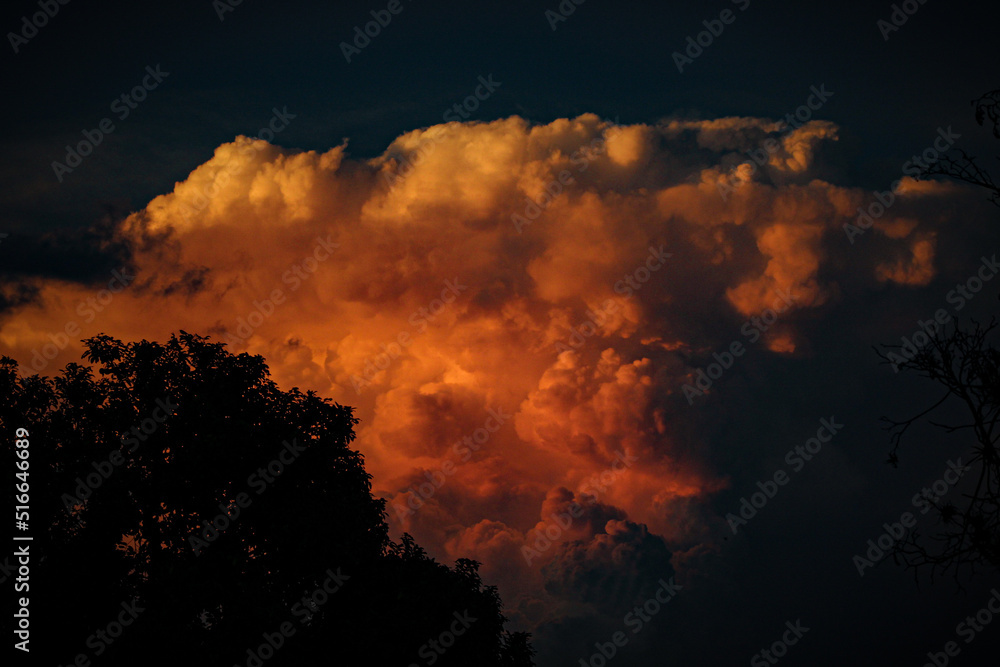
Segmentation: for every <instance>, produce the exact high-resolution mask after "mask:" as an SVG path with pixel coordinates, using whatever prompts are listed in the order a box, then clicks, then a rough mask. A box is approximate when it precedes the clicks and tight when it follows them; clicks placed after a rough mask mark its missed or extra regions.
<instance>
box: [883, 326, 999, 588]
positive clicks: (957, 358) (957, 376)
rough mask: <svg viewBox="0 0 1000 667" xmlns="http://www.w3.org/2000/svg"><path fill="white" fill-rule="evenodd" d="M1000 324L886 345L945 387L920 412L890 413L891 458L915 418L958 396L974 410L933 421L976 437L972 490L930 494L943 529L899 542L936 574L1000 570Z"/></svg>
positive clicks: (886, 356)
mask: <svg viewBox="0 0 1000 667" xmlns="http://www.w3.org/2000/svg"><path fill="white" fill-rule="evenodd" d="M994 328H995V324H993V323H990V324H988V325H980V324H976V325H974V326H973V327H972V329H971V330H968V331H966V330H963V329H961V328H960V327H958V326H956V327H955V328H954V329H953V330H952V331H951V332H950V333H948V334H946V335H940V336H932V337H929V342H928V344H927V345H926V346H924V347H923V348H921V349H919V350H917V351H916V353H915V354H914V353H911V354H910V355H907V356H901V355H899V354H897V353H895V352H891V351H887V350H891V349H892V348H893V347H896V346H882V348H883V349H882V350H880V351H879V352H878V354H879V356H880V357H881V358H882V359H883V360H884V361H885V363H895V364H896V365H897V367H898V369H899V370H900V371H915V372H917V373H918V374H920V375H921V376H923V377H926V378H928V379H930V380H932V381H934V382H935V383H937V384H938V385H940V386H942V387H943V388H944V390H945V391H944V394H943V395H942V396H941V397H940V398H939V399H938V400H937V401H935V402H934V403H933V404H932V405H930V406H929V407H928V408H927V409H925V410H923V411H921V412H920V413H919V414H917V415H915V416H913V417H910V418H909V419H905V420H902V421H896V420H892V419H889V418H887V417H883V418H882V419H883V422H885V424H886V428H887V429H888V430H889V432H890V434H891V441H892V446H891V450H890V452H889V462H890V463H891V464H893V465H896V464H897V463H898V461H899V457H898V451H899V447H900V445H901V443H902V438H903V436H904V435H905V433H906V431H907V430H908V429H909V428H910V426H912V425H913V424H914V423H916V422H918V421H920V420H921V419H924V418H929V417H930V416H931V415H932V414H933V413H935V412H937V411H939V410H941V409H942V408H945V406H947V404H949V403H956V402H957V403H958V404H959V405H961V406H962V407H963V408H964V410H963V412H964V413H965V414H967V419H965V420H963V421H962V422H961V423H953V422H950V421H949V422H947V423H945V422H936V421H931V422H930V423H931V424H933V425H935V426H937V427H939V428H941V429H943V430H944V431H945V432H947V433H955V432H962V433H969V434H971V435H972V437H973V439H974V445H973V451H972V456H971V460H968V461H965V460H963V463H966V465H968V466H969V467H970V469H969V471H968V472H966V473H965V477H967V478H968V477H971V478H972V479H974V480H975V481H974V485H973V490H972V492H971V493H967V494H963V496H962V497H963V500H962V501H961V505H956V504H955V503H953V502H952V501H945V500H943V499H937V500H933V499H932V500H929V501H928V502H930V504H931V506H933V507H934V509H935V513H936V514H937V517H938V519H939V520H940V521H939V523H940V525H942V526H943V527H942V529H941V530H940V531H939V532H938V533H937V534H935V535H933V536H932V537H930V539H929V540H925V539H923V538H922V536H921V534H920V532H919V531H918V530H914V531H913V532H911V533H909V534H908V535H907V536H906V537H905V538H904V539H901V540H899V541H898V542H897V543H896V545H895V546H894V555H895V557H896V559H897V561H902V562H903V563H904V564H905V565H907V566H908V567H912V568H914V569H915V570H919V569H920V568H922V567H928V568H929V569H930V572H931V576H932V577H933V576H934V575H935V574H936V573H937V572H939V571H942V572H947V571H949V570H951V571H952V572H953V574H954V575H955V577H956V580H957V579H958V577H959V574H960V570H961V569H962V568H963V567H966V566H967V567H968V568H969V569H970V570H973V571H974V570H975V569H976V568H977V567H978V566H982V565H986V566H988V567H991V568H994V569H996V570H998V571H1000V458H998V456H997V448H996V443H997V440H998V439H1000V429H998V420H1000V351H998V350H996V349H995V348H993V347H992V346H991V345H990V343H989V336H990V333H991V332H992V331H993V329H994Z"/></svg>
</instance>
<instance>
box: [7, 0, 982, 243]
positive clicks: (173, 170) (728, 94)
mask: <svg viewBox="0 0 1000 667" xmlns="http://www.w3.org/2000/svg"><path fill="white" fill-rule="evenodd" d="M377 4H378V3H375V4H371V5H369V4H366V3H353V2H347V3H336V5H334V6H330V5H326V4H319V3H293V4H291V5H283V6H276V5H267V4H265V3H261V2H252V1H250V0H247V1H246V2H243V3H242V4H240V5H239V6H237V7H235V8H234V9H233V11H231V12H225V13H224V17H225V20H223V21H220V20H219V17H218V14H217V11H216V9H213V6H212V3H211V2H192V3H185V2H179V3H157V4H152V5H147V4H144V3H114V4H107V5H105V4H103V3H102V4H101V5H100V6H93V5H86V4H82V3H81V4H77V3H75V2H71V3H69V4H67V5H65V6H63V7H61V9H60V11H59V13H58V14H57V15H56V16H55V17H54V18H52V19H51V20H50V22H49V23H48V25H46V26H44V27H43V28H42V29H41V30H40V31H39V33H38V35H37V36H36V37H34V38H32V39H31V40H30V41H29V42H28V43H27V44H24V45H21V46H20V47H19V51H18V53H17V54H14V53H13V49H12V48H9V45H8V51H7V55H6V56H5V65H4V68H3V76H4V81H3V84H4V88H5V89H6V90H8V91H9V93H10V95H11V97H10V102H9V103H8V104H7V105H5V108H4V111H3V113H4V116H5V118H6V120H5V122H4V123H3V126H2V130H0V131H2V133H3V146H4V162H3V163H4V165H5V173H4V179H3V181H4V188H3V191H2V197H3V200H2V210H3V220H2V221H0V224H3V225H4V227H7V228H13V229H22V228H23V229H27V228H35V229H37V228H39V227H43V226H44V227H49V226H74V225H78V224H80V222H81V218H83V219H87V218H93V217H95V216H97V215H99V214H100V213H101V212H102V207H103V206H105V205H106V204H109V203H111V204H115V205H117V206H119V207H122V208H124V209H129V208H134V207H138V206H141V205H142V204H143V203H145V202H146V201H148V199H149V198H151V197H152V196H154V195H156V194H159V193H162V192H165V191H167V190H168V189H169V188H170V187H171V186H172V184H173V183H174V182H175V181H176V180H180V179H181V178H183V177H184V176H185V175H186V174H187V173H188V172H189V171H190V170H191V169H192V168H193V167H194V166H195V165H197V164H200V163H201V162H202V161H204V160H205V159H206V158H207V157H208V156H209V155H210V154H211V151H212V150H213V149H214V147H215V146H217V145H219V144H220V143H222V142H224V141H229V140H231V139H232V138H233V137H234V136H235V135H236V134H240V133H244V134H248V135H255V134H256V133H257V130H258V129H259V128H260V126H261V124H262V123H264V122H266V121H267V119H269V118H270V115H271V109H272V107H275V106H277V107H279V108H283V107H286V106H287V107H288V110H289V111H290V112H291V113H294V114H297V116H298V118H297V119H296V123H294V124H293V126H292V127H291V128H289V130H288V132H287V133H285V134H283V135H282V137H281V143H282V145H285V146H289V147H300V148H304V149H314V150H322V149H326V148H329V147H332V146H335V145H338V144H339V143H340V142H341V141H342V139H343V138H345V137H346V138H349V139H350V144H349V146H350V151H351V153H352V154H353V155H356V156H365V157H367V156H373V155H376V154H378V153H381V151H382V150H383V149H384V147H385V146H386V145H387V144H388V143H389V142H390V141H391V140H392V139H393V138H394V137H396V136H397V135H399V134H400V133H401V132H403V131H406V130H409V129H413V128H415V127H423V126H427V125H432V124H434V123H437V122H440V120H441V116H442V114H443V113H444V111H445V110H446V109H447V108H448V107H450V106H451V105H452V104H453V103H454V100H456V99H461V98H462V97H464V96H465V95H466V94H468V90H469V89H470V87H472V86H473V85H474V83H475V81H476V78H477V77H478V76H479V75H481V74H482V75H485V74H489V73H493V74H494V76H495V78H496V79H497V80H499V81H501V82H502V83H503V85H502V87H501V89H500V90H499V91H498V94H497V95H496V98H495V99H491V100H490V103H489V104H488V105H483V106H482V107H481V108H480V110H479V111H478V112H476V113H474V114H473V115H472V117H473V118H474V119H480V120H490V119H494V118H502V117H506V116H509V115H512V114H518V115H521V116H524V117H526V118H528V119H530V120H534V121H549V120H552V119H554V118H559V117H573V116H576V115H579V114H580V113H584V112H588V111H589V112H594V113H597V114H598V115H600V116H601V117H603V118H610V119H615V118H619V119H620V122H622V123H634V122H654V121H656V120H658V119H660V118H662V117H667V116H682V117H704V118H713V117H720V116H729V115H745V116H764V117H782V116H784V114H785V113H787V112H789V111H793V110H794V109H795V108H796V107H797V106H798V105H800V104H802V103H803V102H804V101H805V99H806V97H807V96H808V94H809V93H808V91H809V87H810V86H811V85H819V84H823V83H825V84H826V85H827V87H828V89H829V90H831V91H833V92H834V97H833V98H832V99H831V100H830V102H829V103H828V104H827V105H825V106H824V108H823V112H822V116H823V117H824V118H826V119H829V120H832V121H834V122H836V123H837V124H839V125H840V126H841V127H842V128H844V129H845V130H846V131H847V132H848V133H849V136H850V137H851V138H852V139H853V141H852V142H851V145H850V149H851V150H852V154H851V159H850V161H849V168H850V169H851V170H853V171H854V172H855V173H854V174H852V176H853V179H854V181H855V182H857V180H858V179H865V180H869V179H871V180H872V182H873V183H876V184H877V183H882V182H884V179H886V178H890V176H889V174H892V173H893V172H898V165H899V164H901V163H902V161H903V160H905V158H906V157H908V156H909V155H910V154H911V153H912V151H913V150H915V149H920V148H922V147H923V146H924V145H925V144H926V143H927V141H928V137H929V136H933V134H934V130H935V128H936V127H937V126H939V125H947V124H949V123H951V124H956V127H967V126H969V125H970V122H971V118H970V114H969V110H970V108H969V106H968V103H969V101H970V100H971V99H973V98H974V97H977V96H978V95H980V94H981V93H982V92H983V91H985V90H988V89H990V86H991V85H992V81H993V79H992V77H993V73H994V71H995V65H996V60H995V57H996V50H995V46H994V44H993V38H994V36H995V33H994V32H993V30H994V28H993V26H994V25H995V24H994V23H993V21H992V20H990V17H988V16H985V15H984V14H983V12H984V11H987V10H985V9H983V8H982V7H981V6H976V5H973V4H968V5H966V4H965V3H959V4H952V5H949V6H948V7H945V6H944V4H943V3H930V4H927V5H923V6H921V9H920V10H919V11H918V12H917V13H916V14H915V15H914V16H913V17H912V18H911V19H910V20H908V21H907V23H906V24H905V25H904V26H903V28H902V29H900V30H899V31H898V32H893V33H891V35H890V38H889V40H888V41H885V40H884V39H883V37H882V33H881V32H880V31H879V29H878V28H877V26H876V21H878V20H879V19H885V18H888V16H889V14H890V13H891V8H890V7H889V5H885V6H883V5H880V4H878V3H853V4H851V5H850V6H848V5H846V4H844V3H830V4H823V5H815V4H814V5H809V6H806V5H802V4H801V3H764V2H760V3H758V2H753V3H752V4H751V6H750V7H749V8H748V9H747V10H746V11H745V12H741V11H740V10H739V5H735V4H732V3H723V2H719V3H715V4H712V3H707V4H686V5H684V6H683V7H681V6H678V5H671V4H662V5H661V4H658V3H646V4H642V5H634V6H631V5H626V6H621V5H618V4H614V3H607V2H595V1H594V0H588V2H585V3H583V4H581V5H580V6H579V7H578V8H577V9H576V11H575V12H574V13H573V14H572V15H570V16H569V17H568V19H567V20H566V21H565V22H562V23H559V24H558V27H557V29H556V30H555V31H553V30H552V29H551V27H550V25H549V22H548V20H547V19H546V18H545V15H544V12H545V11H546V10H549V9H553V8H554V7H557V6H558V4H557V3H553V4H552V6H551V7H550V6H549V5H548V4H546V3H528V2H512V3H492V4H491V3H435V2H409V1H406V2H404V4H403V5H402V6H403V11H402V12H401V13H400V14H399V15H398V16H397V17H396V18H394V19H393V21H392V22H391V23H390V24H389V25H388V26H387V27H386V28H385V29H384V32H382V33H381V34H380V35H379V36H378V37H377V38H376V39H375V40H374V41H373V42H372V43H371V44H370V45H369V46H368V47H366V48H365V49H364V50H363V51H362V52H361V53H360V54H358V55H357V56H356V57H354V58H352V62H351V63H347V62H346V60H345V58H344V56H343V54H342V52H341V49H340V47H339V44H340V42H342V41H348V40H350V39H351V37H352V35H353V28H354V26H356V25H360V24H363V23H364V22H365V21H368V20H371V17H370V16H369V12H370V11H372V10H378V9H380V7H377V6H376V5H377ZM741 5H742V3H741ZM727 7H730V8H732V9H733V10H734V11H735V12H736V20H735V21H734V22H733V23H732V24H731V25H728V26H726V27H725V31H724V32H723V34H722V35H720V37H719V38H718V39H716V40H715V42H714V43H712V44H711V45H710V46H709V47H708V49H706V51H705V53H703V54H702V55H701V56H700V57H698V58H697V59H696V60H695V61H694V63H692V64H690V65H689V66H687V67H685V71H684V72H683V73H679V72H678V71H677V68H676V66H675V64H674V61H673V59H672V58H671V54H672V53H673V52H674V51H678V50H681V49H683V48H684V47H685V46H686V38H687V37H688V36H695V35H696V34H697V33H698V32H699V31H701V30H704V27H703V26H702V25H701V22H702V21H704V20H710V19H715V18H717V17H718V14H719V13H720V12H721V11H722V10H723V9H725V8H727ZM32 10H34V11H38V10H37V6H36V4H34V3H13V4H11V5H9V6H8V9H7V14H6V18H5V21H4V24H5V25H6V26H7V29H10V28H12V27H13V26H17V25H20V22H21V17H23V16H25V15H27V14H29V13H32ZM8 41H9V40H8ZM157 64H159V65H161V67H162V69H163V70H164V71H166V72H169V73H170V75H169V77H168V78H166V79H165V81H164V83H163V85H162V87H158V88H157V89H156V90H155V91H154V92H153V93H151V94H150V96H149V98H148V99H147V100H146V101H145V102H144V103H143V105H142V106H141V108H138V109H136V110H135V111H134V113H133V114H132V115H130V116H129V118H127V119H126V120H125V121H122V122H120V123H119V124H117V125H116V129H115V131H114V132H113V133H112V134H111V135H110V136H109V137H108V138H107V142H106V145H104V146H102V147H101V150H100V151H98V152H97V153H96V154H95V155H94V156H93V157H92V158H91V159H89V160H88V161H87V165H86V168H84V169H81V170H80V171H79V172H75V173H73V174H71V175H67V176H66V178H65V180H64V182H63V183H62V184H60V183H59V182H58V181H57V180H56V178H55V176H54V174H53V171H52V167H51V163H52V161H54V160H57V159H59V158H60V157H62V156H64V155H65V146H66V145H67V144H68V143H70V142H73V143H75V142H76V141H79V140H80V138H81V132H82V131H83V130H85V129H87V130H90V129H93V128H94V127H96V126H97V124H98V123H99V122H100V120H101V119H103V118H105V117H107V116H109V115H113V114H110V112H109V105H110V104H111V102H112V100H114V99H115V98H116V97H118V96H119V95H121V94H123V93H124V92H127V91H128V90H130V89H131V88H132V87H133V86H135V85H137V84H138V83H139V82H140V81H141V79H142V77H143V76H144V70H145V68H146V66H148V65H154V66H155V65H157ZM124 164H128V165H129V166H128V168H123V165H124Z"/></svg>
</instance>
